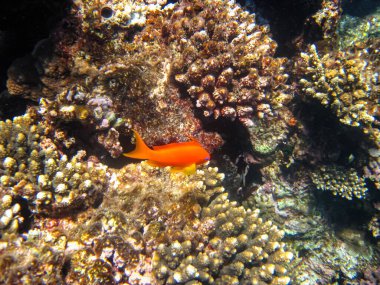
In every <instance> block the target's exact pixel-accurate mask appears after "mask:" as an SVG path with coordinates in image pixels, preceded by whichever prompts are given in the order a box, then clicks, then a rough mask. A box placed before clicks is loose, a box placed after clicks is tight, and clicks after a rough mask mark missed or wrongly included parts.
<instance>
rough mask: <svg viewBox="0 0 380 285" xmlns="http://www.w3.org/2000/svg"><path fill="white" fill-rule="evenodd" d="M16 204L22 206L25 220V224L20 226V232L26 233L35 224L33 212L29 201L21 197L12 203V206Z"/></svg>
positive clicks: (21, 213) (21, 212)
mask: <svg viewBox="0 0 380 285" xmlns="http://www.w3.org/2000/svg"><path fill="white" fill-rule="evenodd" d="M14 204H19V205H20V207H21V210H20V215H21V216H22V217H23V218H24V221H23V223H21V224H20V226H19V229H18V232H19V233H26V232H27V231H28V230H29V229H30V228H31V225H32V223H33V215H32V211H31V210H30V209H29V205H28V200H27V199H25V198H23V197H21V196H17V197H15V199H13V201H12V206H13V205H14Z"/></svg>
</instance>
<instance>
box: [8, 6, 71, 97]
mask: <svg viewBox="0 0 380 285" xmlns="http://www.w3.org/2000/svg"><path fill="white" fill-rule="evenodd" d="M70 5H71V1H66V0H32V1H30V0H20V1H17V5H15V3H14V2H11V1H5V2H4V3H2V5H1V9H0V91H2V90H4V89H5V83H6V79H7V76H6V73H7V70H8V68H9V66H10V64H11V63H12V61H13V60H15V59H16V58H19V57H23V56H25V55H26V54H30V53H31V52H32V50H33V49H34V46H35V45H36V43H37V42H39V41H40V40H41V39H44V38H47V37H48V36H49V34H50V33H51V32H52V30H53V29H54V28H55V27H56V25H57V24H58V23H59V22H60V21H61V20H62V19H63V18H64V17H65V16H66V14H67V11H68V10H69V7H70Z"/></svg>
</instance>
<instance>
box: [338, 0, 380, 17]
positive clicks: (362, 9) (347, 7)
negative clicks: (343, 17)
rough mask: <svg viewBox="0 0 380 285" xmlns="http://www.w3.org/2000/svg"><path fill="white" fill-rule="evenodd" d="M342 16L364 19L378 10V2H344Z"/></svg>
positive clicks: (363, 0)
mask: <svg viewBox="0 0 380 285" xmlns="http://www.w3.org/2000/svg"><path fill="white" fill-rule="evenodd" d="M342 9H343V14H347V15H350V16H356V17H365V16H367V15H371V14H373V13H374V12H375V11H376V9H380V1H379V0H344V1H343V3H342Z"/></svg>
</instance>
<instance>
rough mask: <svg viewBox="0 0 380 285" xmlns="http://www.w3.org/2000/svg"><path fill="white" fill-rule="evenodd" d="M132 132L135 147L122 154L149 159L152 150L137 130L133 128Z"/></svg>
mask: <svg viewBox="0 0 380 285" xmlns="http://www.w3.org/2000/svg"><path fill="white" fill-rule="evenodd" d="M133 133H134V135H135V139H136V147H135V149H134V150H132V151H131V152H128V153H123V155H124V156H126V157H130V158H137V159H149V158H150V157H151V156H152V152H153V150H151V149H150V148H149V147H148V146H147V145H146V144H145V142H144V141H143V139H142V138H141V137H140V135H139V134H138V132H136V131H135V130H133Z"/></svg>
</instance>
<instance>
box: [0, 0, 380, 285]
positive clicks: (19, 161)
mask: <svg viewBox="0 0 380 285" xmlns="http://www.w3.org/2000/svg"><path fill="white" fill-rule="evenodd" d="M166 2H167V1H166V0H144V1H143V0H137V1H132V0H116V1H109V0H91V1H85V0H77V1H73V3H72V6H71V7H70V9H68V16H67V17H66V18H65V19H64V21H62V23H61V24H60V25H59V26H58V27H57V28H56V29H55V30H54V32H52V33H51V35H50V37H49V38H47V39H45V40H42V41H40V42H39V43H38V44H37V45H36V46H35V48H34V50H33V52H31V54H29V55H26V56H24V57H23V58H20V59H17V60H16V61H14V63H13V64H12V66H11V67H10V68H9V70H8V80H7V91H4V93H2V94H5V95H4V96H5V97H7V98H8V99H7V100H11V99H9V98H12V96H13V98H18V99H20V100H23V101H25V102H24V104H30V105H34V106H29V109H28V111H27V112H26V114H25V115H23V116H15V117H13V119H9V120H4V121H0V133H1V135H0V271H1V273H3V274H2V275H1V276H0V283H17V282H18V281H19V282H22V283H29V284H42V283H43V284H100V283H102V284H134V285H137V284H145V285H148V284H206V283H207V284H290V283H292V284H293V283H294V284H304V285H306V284H317V283H321V284H329V283H331V282H334V280H339V281H340V280H344V281H346V280H353V279H354V278H356V277H357V274H358V272H363V270H364V269H365V268H370V267H372V266H374V265H376V262H377V260H378V259H377V258H378V256H379V253H378V250H377V249H376V250H375V246H374V244H375V242H376V241H377V240H375V239H376V238H378V236H379V215H378V214H379V212H376V211H375V210H378V204H377V202H378V201H377V200H376V199H378V197H377V196H376V195H378V193H373V192H376V191H373V190H375V189H374V188H376V187H377V188H379V185H380V175H379V165H380V162H379V158H380V155H379V149H380V131H379V126H380V122H379V110H380V109H379V71H380V70H379V68H378V66H380V64H379V63H380V60H379V41H378V40H377V39H370V40H368V41H367V42H363V43H361V42H357V41H355V46H353V47H351V48H344V49H341V50H339V49H331V50H330V51H326V47H329V46H330V45H333V44H334V43H335V42H334V37H335V35H336V32H337V30H336V29H337V26H338V20H339V18H340V12H341V11H340V9H341V2H340V1H336V0H323V1H314V2H315V3H314V2H313V3H311V2H312V1H301V2H303V3H302V4H300V3H298V2H297V1H294V4H292V5H293V7H294V6H297V5H305V6H308V8H307V9H306V10H307V11H308V12H310V13H308V15H301V17H299V19H301V18H302V19H304V20H305V23H304V27H303V28H302V27H301V28H299V29H296V31H295V32H296V33H294V34H293V36H294V37H293V38H292V41H293V40H294V42H292V43H289V44H291V45H290V46H293V47H296V49H295V51H294V52H293V55H294V54H295V53H297V54H298V52H299V50H302V51H303V52H302V53H300V55H297V56H295V57H294V58H282V57H279V54H282V53H279V51H278V50H277V43H276V42H275V41H274V40H273V39H272V36H271V34H270V31H269V28H268V27H269V25H268V26H267V25H263V23H265V24H270V19H263V18H262V16H263V14H260V9H257V12H256V11H255V13H256V14H254V13H249V12H248V11H246V10H244V8H241V7H240V6H239V5H238V4H236V3H235V1H227V0H215V1H211V0H206V1H200V0H182V1H174V3H173V1H170V4H167V5H166ZM275 2H276V1H273V2H271V3H270V4H268V6H266V7H271V6H272V5H273V4H274V3H275ZM317 2H318V3H317ZM263 5H264V6H265V4H263ZM282 5H284V6H286V5H287V3H284V4H282ZM253 6H254V5H253ZM284 6H283V7H284ZM305 6H304V7H305ZM319 6H320V7H319ZM315 7H317V8H315ZM315 9H319V10H318V11H316V10H315ZM375 24H376V23H375ZM375 24H374V25H375ZM342 25H343V24H342ZM307 28H309V30H308V31H307V30H306V29H307ZM304 32H305V34H303V35H301V34H302V33H304ZM314 32H317V34H316V35H315V37H314V36H311V34H312V33H314ZM0 36H1V34H0ZM298 37H300V38H302V39H300V38H298ZM285 38H286V37H285ZM290 38H291V37H287V39H288V40H289V39H290ZM319 40H322V42H317V41H319ZM309 44H310V45H309ZM306 45H308V48H305V46H306ZM316 46H318V51H317V48H316ZM304 48H305V49H304ZM324 48H325V49H324ZM288 74H290V75H288ZM296 90H297V91H298V92H297V93H295V91H296ZM293 94H296V95H297V97H294V96H293ZM26 99H27V100H26ZM321 106H322V107H324V108H325V109H324V110H323V111H324V112H321V113H322V115H320V116H319V117H318V116H316V115H315V113H316V112H318V111H320V110H321V109H322V108H321ZM313 108H315V109H316V110H314V109H313ZM311 109H313V110H312V112H308V110H311ZM305 110H306V111H305ZM305 113H307V114H306V115H305ZM13 114H14V113H13ZM325 114H326V117H327V118H323V119H325V120H326V121H328V120H330V119H331V121H334V120H335V119H336V123H335V121H334V123H333V124H331V122H330V121H328V122H326V125H329V127H331V128H330V129H329V131H324V130H323V128H324V127H325V126H326V125H323V124H324V123H321V124H320V125H318V126H317V124H318V123H320V122H319V121H318V120H319V119H321V117H322V116H324V115H325ZM12 116H13V115H12ZM305 117H308V118H307V119H305ZM313 120H315V121H314V122H312V121H313ZM310 122H312V123H310ZM313 123H314V124H313ZM330 124H331V126H330ZM318 128H319V129H318ZM132 129H134V130H136V131H138V132H139V133H141V136H142V137H143V139H144V141H145V142H146V143H147V144H148V145H149V146H154V145H161V144H166V143H170V142H174V141H175V142H182V141H188V140H189V138H190V137H194V138H195V139H197V140H199V141H200V142H201V143H202V144H203V145H204V146H205V147H206V148H207V150H208V151H210V152H213V151H215V150H217V149H218V151H217V152H213V156H212V158H213V159H212V161H211V162H210V163H207V164H204V165H200V166H198V169H197V171H196V172H195V173H194V174H192V175H185V174H184V173H176V172H171V171H170V168H169V167H166V168H158V167H153V166H151V165H149V164H148V163H147V162H138V163H136V162H132V161H131V160H129V159H126V158H123V157H120V155H121V154H122V153H123V152H126V151H128V150H129V149H130V148H132V147H133V143H132V142H133V140H130V138H131V133H132V132H131V130H132ZM316 129H317V130H316ZM342 133H344V134H346V135H347V136H349V135H350V134H355V135H356V134H359V136H358V137H359V138H357V139H352V140H350V141H349V143H348V144H349V145H348V146H347V147H344V146H343V144H344V143H345V142H344V135H341V134H342ZM222 135H223V139H225V140H226V141H227V144H226V145H225V146H224V147H223V148H220V147H221V145H222V144H223V139H222ZM340 136H341V137H340ZM347 136H346V137H347ZM316 137H318V139H315V138H316ZM335 142H338V143H335ZM332 145H334V147H331V146H332ZM354 148H355V149H354ZM227 156H229V157H227ZM216 166H217V167H216ZM221 169H222V170H223V172H226V175H225V174H222V173H220V172H219V171H220V170H221ZM315 188H319V189H321V190H327V191H330V192H332V193H333V194H334V195H337V196H338V197H336V198H333V199H331V195H329V194H328V193H324V192H322V191H314V189H315ZM367 188H368V189H367ZM326 197H328V198H327V199H330V201H327V202H326V201H325V199H326ZM341 198H344V199H341ZM327 199H326V200H327ZM347 200H353V201H347ZM343 203H346V204H344V205H349V206H347V208H344V209H343V208H342V209H340V208H339V207H340V205H343ZM329 207H330V208H329ZM350 207H352V208H350ZM359 208H361V209H360V211H358V209H359ZM374 208H375V209H374ZM351 211H352V212H351ZM356 211H357V213H365V214H364V215H363V217H360V219H359V218H358V219H357V220H356V219H352V221H351V220H350V221H349V223H350V224H349V225H348V223H347V222H346V220H345V219H349V218H348V217H343V216H344V215H345V214H347V213H350V214H351V215H354V214H355V213H356ZM342 217H343V218H342ZM371 217H372V219H371ZM337 220H338V221H337ZM351 223H352V225H351ZM337 224H339V226H336V225H337ZM365 227H367V228H368V229H369V230H370V231H371V233H372V235H373V237H374V238H372V237H371V239H368V238H366V237H365V233H364V228H365ZM372 277H374V278H375V277H376V275H375V274H373V276H370V275H368V274H366V275H365V278H367V279H368V280H370V282H373V280H375V279H374V278H372ZM359 278H360V277H359ZM371 278H372V279H371Z"/></svg>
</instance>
